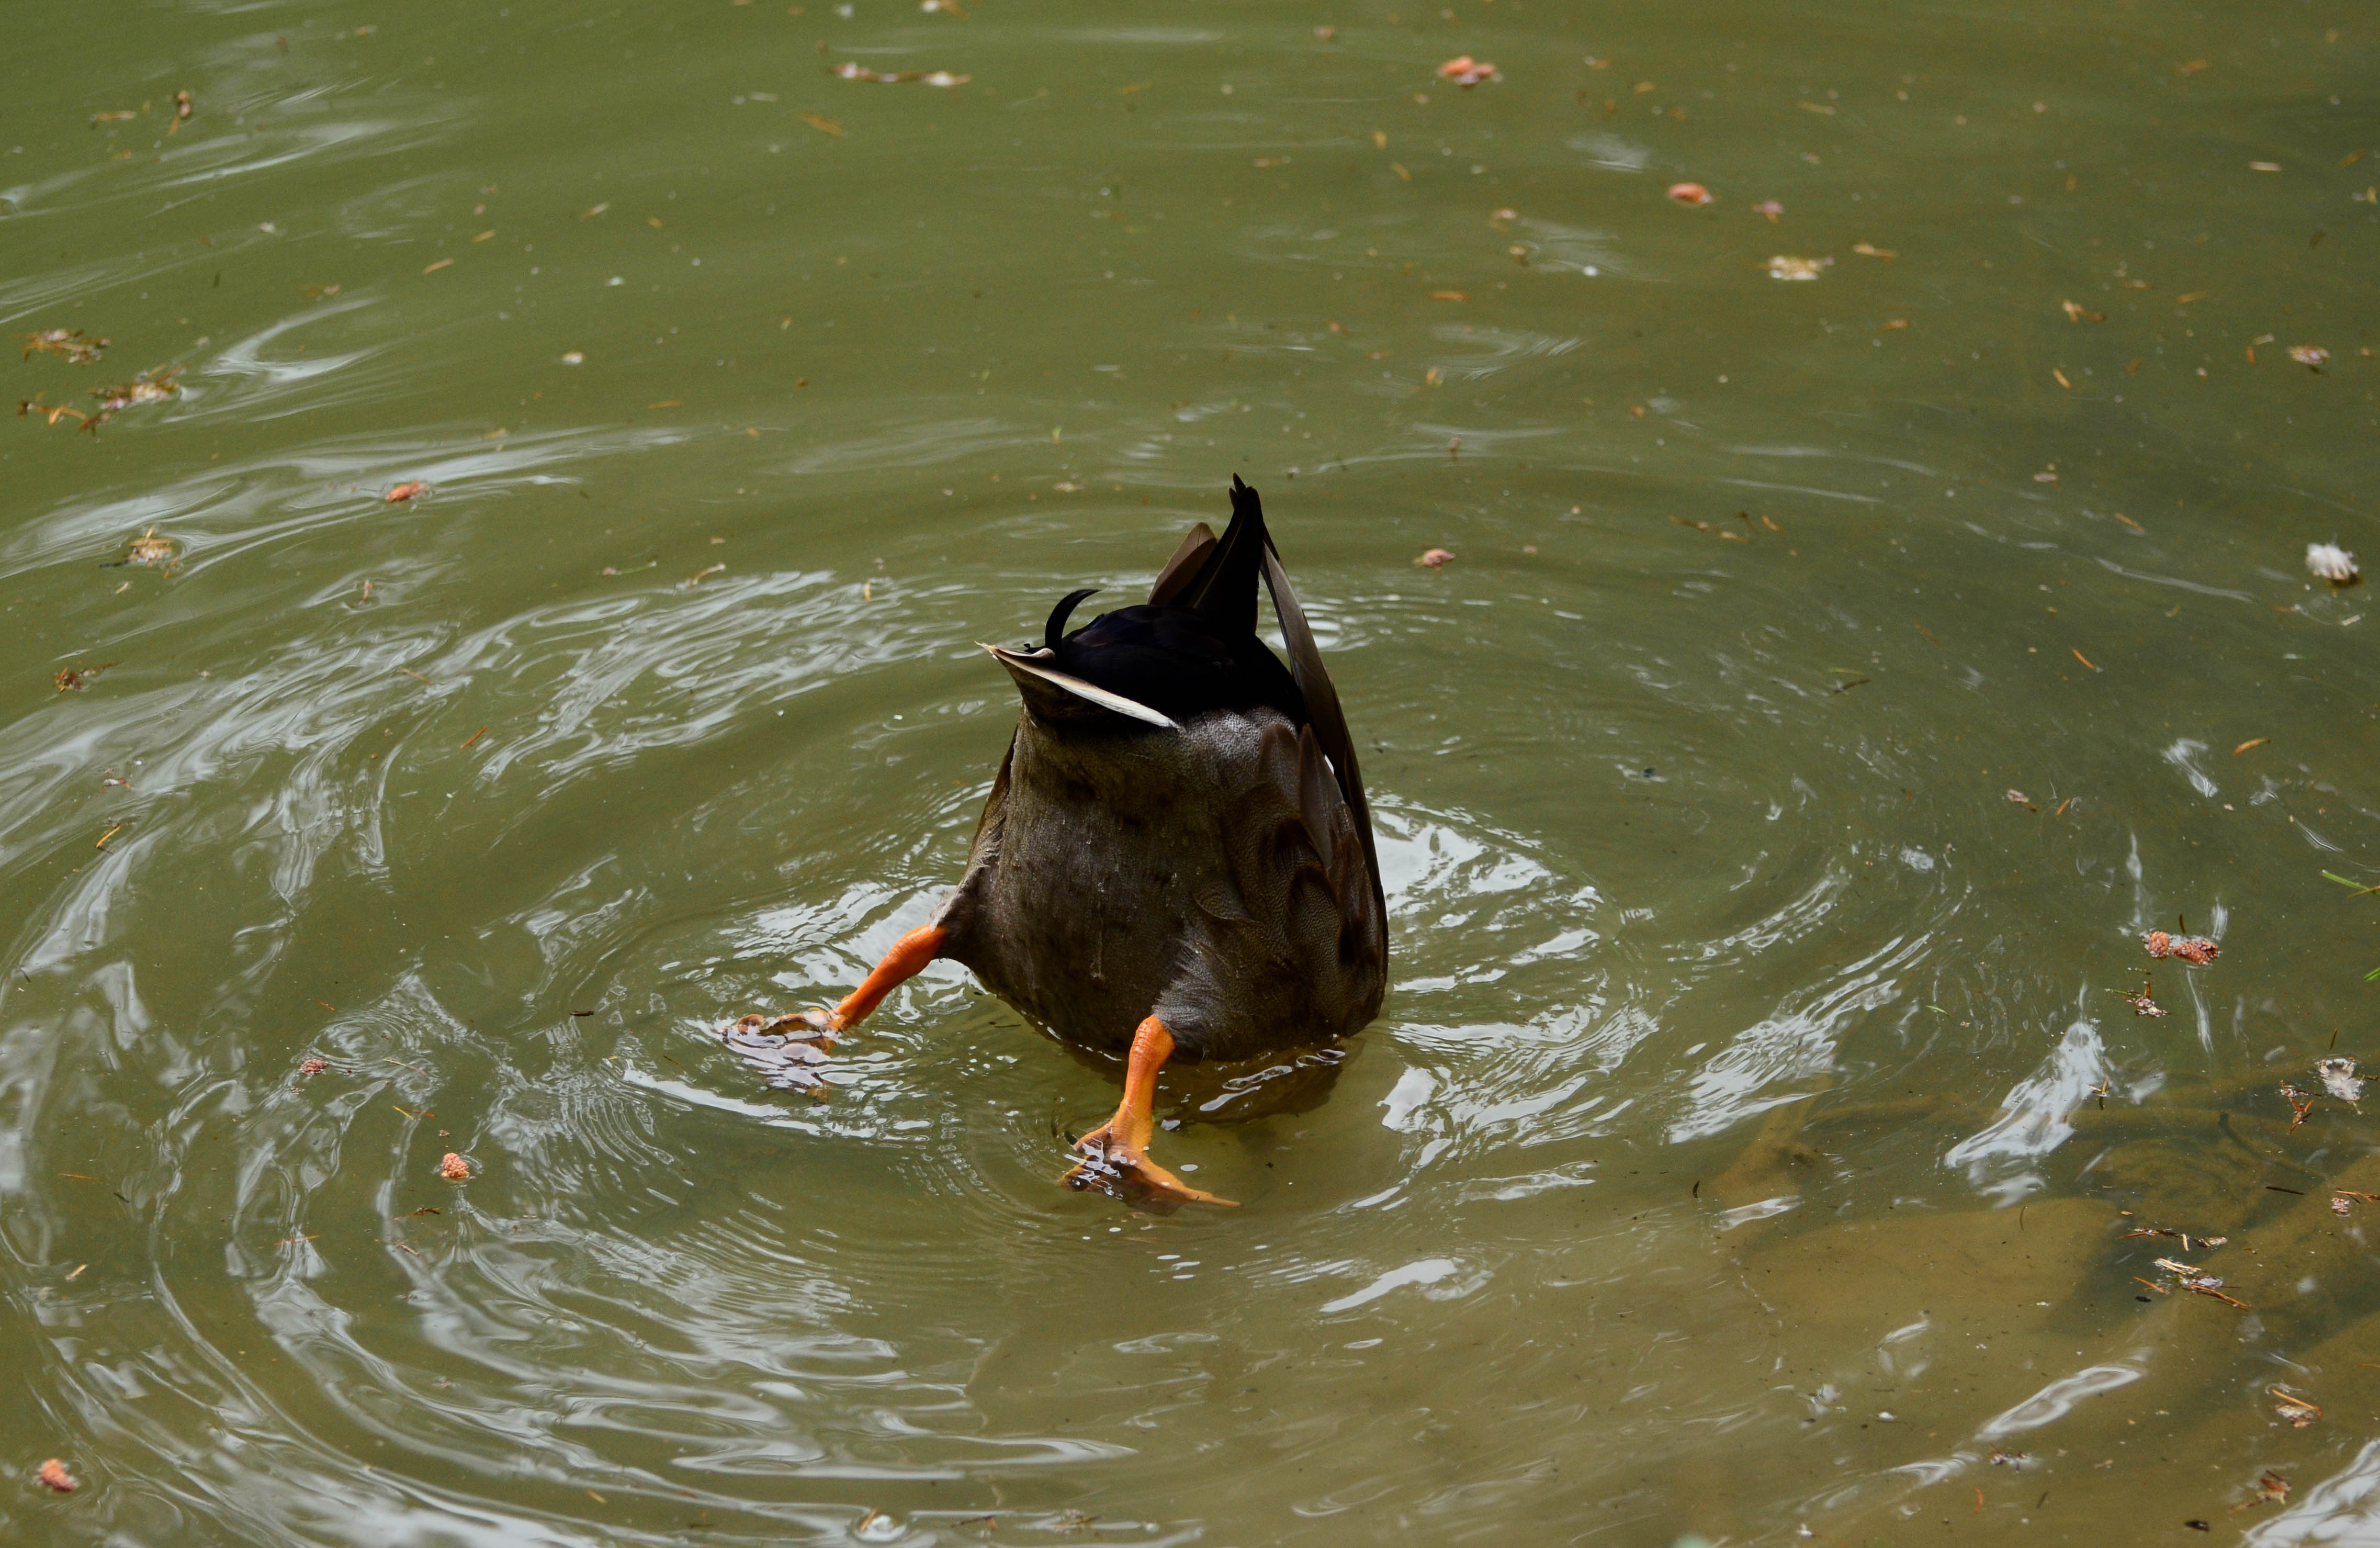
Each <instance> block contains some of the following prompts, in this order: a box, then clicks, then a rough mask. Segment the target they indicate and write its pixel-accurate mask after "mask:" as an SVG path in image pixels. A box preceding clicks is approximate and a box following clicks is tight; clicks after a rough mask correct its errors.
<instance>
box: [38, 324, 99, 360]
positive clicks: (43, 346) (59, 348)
mask: <svg viewBox="0 0 2380 1548" xmlns="http://www.w3.org/2000/svg"><path fill="white" fill-rule="evenodd" d="M23 337H24V340H25V352H24V353H23V354H22V355H20V356H18V359H19V360H31V359H32V358H33V357H34V356H36V355H64V356H65V357H66V358H67V364H68V365H88V364H90V363H91V361H93V360H97V359H99V352H100V351H101V350H103V349H104V348H106V347H108V346H109V345H110V344H112V343H114V342H115V340H113V339H105V338H92V337H91V336H90V335H87V334H85V333H84V332H83V331H82V330H81V329H80V328H44V329H42V331H41V332H40V333H37V334H26V335H23Z"/></svg>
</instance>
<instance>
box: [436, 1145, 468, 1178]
mask: <svg viewBox="0 0 2380 1548" xmlns="http://www.w3.org/2000/svg"><path fill="white" fill-rule="evenodd" d="M438 1175H439V1176H442V1177H443V1178H445V1179H446V1180H447V1181H448V1182H450V1183H467V1182H469V1181H470V1180H471V1164H470V1163H469V1162H468V1161H466V1160H464V1159H463V1158H462V1157H461V1156H459V1155H457V1154H455V1152H453V1151H448V1152H446V1153H445V1155H444V1156H443V1157H441V1158H440V1159H439V1162H438Z"/></svg>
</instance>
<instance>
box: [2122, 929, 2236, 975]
mask: <svg viewBox="0 0 2380 1548" xmlns="http://www.w3.org/2000/svg"><path fill="white" fill-rule="evenodd" d="M2141 945H2143V946H2144V947H2146V948H2147V950H2148V954H2149V955H2150V956H2151V957H2180V959H2181V960H2182V961H2184V962H2187V963H2189V964H2190V965H2191V966H2192V967H2193V968H2204V967H2205V966H2206V965H2207V964H2208V963H2209V962H2212V961H2214V960H2215V959H2216V957H2220V956H2221V955H2222V949H2221V948H2220V947H2218V946H2217V945H2216V944H2215V943H2214V942H2212V941H2210V940H2208V939H2207V938H2206V937H2205V936H2204V935H2168V934H2167V933H2166V932H2164V931H2162V930H2152V931H2150V932H2148V933H2147V934H2145V935H2143V936H2142V937H2141Z"/></svg>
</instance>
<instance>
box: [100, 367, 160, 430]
mask: <svg viewBox="0 0 2380 1548" xmlns="http://www.w3.org/2000/svg"><path fill="white" fill-rule="evenodd" d="M180 374H182V368H181V367H180V366H177V365H176V366H167V367H166V368H165V369H164V370H163V371H144V372H141V373H140V375H139V376H136V377H134V378H133V379H132V380H131V381H129V382H127V383H126V384H124V385H122V386H120V387H93V388H92V389H91V396H93V397H95V398H97V399H99V414H98V415H97V416H95V420H94V422H95V421H96V420H97V419H104V418H106V417H108V416H110V415H113V414H118V413H121V412H123V411H124V410H125V409H127V408H133V407H135V406H136V405H139V404H142V403H163V402H164V401H165V399H167V398H169V397H172V396H175V395H176V394H177V393H179V392H180V391H181V390H182V389H181V387H180V385H179V384H176V382H175V380H174V378H175V377H176V376H179V375H180Z"/></svg>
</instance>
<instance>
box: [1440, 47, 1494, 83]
mask: <svg viewBox="0 0 2380 1548" xmlns="http://www.w3.org/2000/svg"><path fill="white" fill-rule="evenodd" d="M1438 79H1440V80H1451V81H1452V82H1454V83H1455V84H1456V85H1457V86H1460V87H1462V88H1463V90H1464V91H1469V90H1471V88H1473V87H1474V86H1476V85H1478V84H1479V83H1480V82H1481V81H1483V80H1501V79H1504V75H1503V72H1502V71H1500V70H1499V69H1498V68H1497V67H1495V66H1493V65H1491V64H1489V63H1488V61H1486V60H1485V59H1474V58H1473V57H1471V55H1468V54H1466V55H1463V56H1462V57H1461V58H1458V59H1449V60H1448V61H1447V62H1446V63H1445V64H1443V65H1440V66H1439V67H1438Z"/></svg>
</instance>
